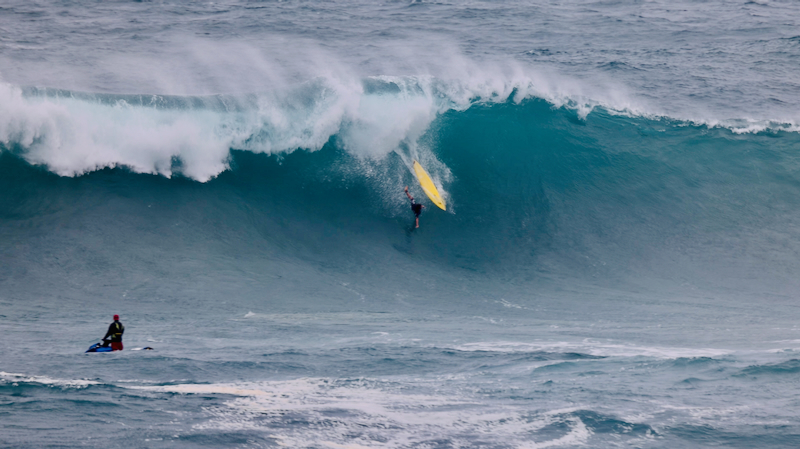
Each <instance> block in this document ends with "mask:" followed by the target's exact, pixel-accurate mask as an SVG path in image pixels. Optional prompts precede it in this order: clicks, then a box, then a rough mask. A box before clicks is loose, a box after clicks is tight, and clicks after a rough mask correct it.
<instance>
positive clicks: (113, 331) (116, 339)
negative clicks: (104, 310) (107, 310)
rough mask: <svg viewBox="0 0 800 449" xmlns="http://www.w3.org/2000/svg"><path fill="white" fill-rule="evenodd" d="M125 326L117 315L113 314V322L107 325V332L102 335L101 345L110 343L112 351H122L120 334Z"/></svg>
mask: <svg viewBox="0 0 800 449" xmlns="http://www.w3.org/2000/svg"><path fill="white" fill-rule="evenodd" d="M124 332H125V326H123V325H122V323H120V322H119V315H114V322H113V323H111V324H110V325H109V326H108V332H106V335H105V337H103V347H104V348H105V347H107V346H108V345H109V344H110V345H111V350H112V351H122V334H123V333H124Z"/></svg>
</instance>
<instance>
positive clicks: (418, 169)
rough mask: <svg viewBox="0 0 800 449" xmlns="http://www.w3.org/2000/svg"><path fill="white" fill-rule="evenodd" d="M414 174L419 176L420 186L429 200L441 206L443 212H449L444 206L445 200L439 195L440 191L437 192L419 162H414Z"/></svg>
mask: <svg viewBox="0 0 800 449" xmlns="http://www.w3.org/2000/svg"><path fill="white" fill-rule="evenodd" d="M414 173H416V174H417V179H418V180H419V185H420V186H422V190H424V191H425V194H426V195H428V198H430V199H431V201H433V204H435V205H437V206H439V208H440V209H442V210H447V209H446V208H445V205H444V200H443V199H442V197H441V196H440V195H439V191H438V190H436V185H434V184H433V180H432V179H431V177H430V176H428V173H426V172H425V169H424V168H422V166H421V165H419V162H417V161H414Z"/></svg>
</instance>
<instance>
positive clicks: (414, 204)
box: [405, 186, 425, 227]
mask: <svg viewBox="0 0 800 449" xmlns="http://www.w3.org/2000/svg"><path fill="white" fill-rule="evenodd" d="M405 192H406V196H407V197H408V199H409V200H411V210H413V211H414V216H415V217H416V225H417V226H416V227H419V214H421V213H422V208H424V207H425V206H423V205H422V204H417V202H416V201H414V197H413V196H411V194H410V193H408V186H406V188H405Z"/></svg>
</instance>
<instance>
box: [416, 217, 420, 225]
mask: <svg viewBox="0 0 800 449" xmlns="http://www.w3.org/2000/svg"><path fill="white" fill-rule="evenodd" d="M416 223H417V227H419V215H417V221H416Z"/></svg>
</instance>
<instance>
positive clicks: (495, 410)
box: [130, 378, 591, 448]
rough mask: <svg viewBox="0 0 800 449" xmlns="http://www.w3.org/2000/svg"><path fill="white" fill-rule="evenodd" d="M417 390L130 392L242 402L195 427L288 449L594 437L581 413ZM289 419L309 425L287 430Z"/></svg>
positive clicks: (310, 387)
mask: <svg viewBox="0 0 800 449" xmlns="http://www.w3.org/2000/svg"><path fill="white" fill-rule="evenodd" d="M415 385H416V386H415V387H414V388H413V389H412V388H408V386H407V385H405V386H404V385H403V384H400V383H397V382H394V381H379V380H372V379H359V380H350V381H345V380H336V379H319V378H316V379H310V378H307V379H296V380H288V381H274V382H247V383H237V384H211V385H193V384H184V385H167V386H157V387H156V386H137V387H130V388H135V389H140V390H148V391H159V392H170V393H181V394H221V395H232V396H236V398H234V399H231V400H229V401H228V402H227V403H226V404H225V405H224V406H222V407H209V408H207V409H206V412H207V413H209V414H210V415H211V416H212V419H211V420H210V421H209V422H206V423H204V424H201V425H198V426H197V427H198V428H213V429H224V430H229V431H231V430H233V431H241V430H248V431H263V432H266V433H268V434H269V437H270V438H273V439H275V440H277V441H278V442H279V444H281V445H283V446H288V447H307V446H320V445H321V446H327V447H348V448H362V447H370V448H375V447H382V448H399V447H409V446H414V445H422V446H424V445H425V444H426V442H428V441H431V440H442V439H447V440H449V441H451V442H453V444H454V445H456V446H459V447H468V446H472V445H475V444H476V442H481V441H482V442H483V443H484V444H487V443H498V442H499V443H502V444H508V445H510V446H512V447H521V448H544V447H554V446H570V445H571V446H574V445H580V444H584V443H585V442H587V441H588V439H589V438H590V436H591V432H590V431H589V429H587V428H586V426H585V425H584V423H583V422H582V421H581V420H580V419H579V418H577V417H574V416H569V414H570V413H572V412H574V411H575V410H578V408H575V409H570V410H554V411H551V412H540V413H538V414H535V413H533V412H532V411H531V410H529V409H527V408H524V407H517V406H514V405H509V404H507V403H503V404H496V405H492V404H487V403H485V402H483V400H482V401H481V402H478V401H474V400H471V399H469V398H467V397H464V396H463V395H454V394H456V393H457V392H458V390H454V391H453V392H451V393H449V394H448V393H443V392H442V391H441V390H440V389H438V388H437V389H434V390H432V391H427V388H425V382H422V383H421V384H419V383H418V382H415ZM286 419H288V420H291V421H293V422H296V421H301V422H303V423H304V424H303V425H300V426H298V425H283V424H281V422H282V421H283V420H286ZM556 422H558V423H565V424H567V425H568V426H569V431H567V432H566V433H565V434H563V435H561V436H558V437H556V438H553V437H548V438H542V437H537V436H536V432H538V431H540V430H541V429H543V428H544V427H546V426H548V425H550V424H553V423H556Z"/></svg>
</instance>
